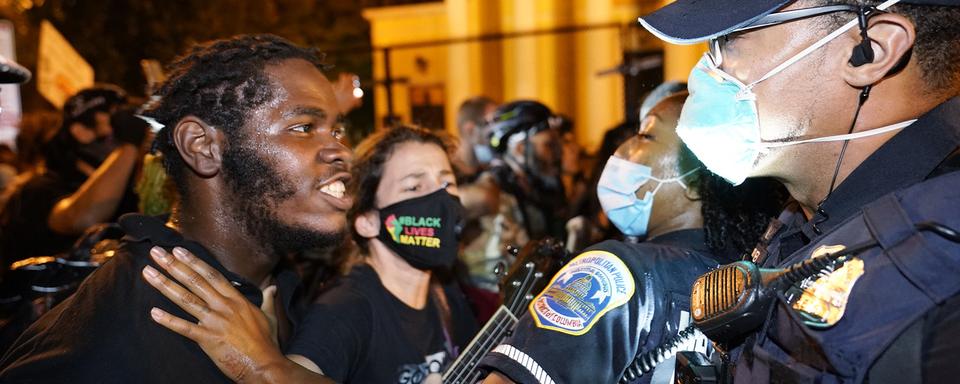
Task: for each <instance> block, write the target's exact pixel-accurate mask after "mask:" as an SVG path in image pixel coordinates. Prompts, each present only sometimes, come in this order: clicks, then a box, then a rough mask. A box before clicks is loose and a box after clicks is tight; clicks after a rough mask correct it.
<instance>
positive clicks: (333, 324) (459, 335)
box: [287, 264, 477, 384]
mask: <svg viewBox="0 0 960 384" xmlns="http://www.w3.org/2000/svg"><path fill="white" fill-rule="evenodd" d="M444 293H445V295H446V297H447V302H448V303H449V307H450V318H451V323H452V324H451V325H452V328H453V329H452V330H450V331H449V332H450V338H449V339H450V341H451V342H452V343H453V345H452V346H451V345H446V344H447V340H448V338H447V337H446V336H445V335H444V333H445V328H444V325H443V324H444V322H443V320H442V319H441V315H440V311H439V310H438V309H437V307H436V305H434V303H435V298H434V297H433V293H432V292H431V298H430V299H429V300H428V301H427V305H426V306H425V307H424V308H423V309H420V310H417V309H414V308H411V307H409V306H407V305H406V304H404V303H403V302H402V301H400V300H399V299H397V298H396V297H395V296H393V294H391V293H390V292H389V291H387V290H386V288H384V286H383V284H381V282H380V278H379V277H378V276H377V273H376V272H375V271H374V270H373V269H372V268H371V267H370V266H369V265H366V264H361V265H358V266H355V267H354V268H353V269H352V270H351V271H350V273H349V274H348V275H347V276H345V277H344V278H342V279H341V280H340V281H338V282H337V283H336V284H335V285H334V286H333V287H331V288H330V289H329V290H328V291H326V292H324V293H323V294H322V295H321V296H320V298H319V299H318V300H317V302H316V303H315V304H314V305H313V306H312V307H311V308H310V310H309V312H308V314H307V316H306V318H305V319H304V321H303V325H302V326H301V327H300V330H299V331H298V332H297V334H296V336H294V338H293V342H292V343H291V347H290V348H289V349H288V350H287V353H288V354H293V355H301V356H304V357H306V358H308V359H310V361H313V362H314V363H315V364H317V366H319V367H320V369H321V370H322V371H323V373H324V374H325V375H327V376H329V377H331V378H333V379H334V380H336V381H337V382H342V383H391V384H392V383H404V384H406V383H411V384H412V383H420V382H422V381H423V380H424V378H426V376H427V375H428V374H430V373H441V372H443V369H445V368H446V366H448V365H449V364H450V363H452V362H453V360H454V359H455V356H454V355H455V354H457V353H458V352H459V349H462V348H463V347H464V346H466V344H467V343H468V342H469V341H470V338H471V337H473V334H474V333H475V332H476V331H477V324H476V322H475V321H474V319H473V315H472V314H471V312H470V309H469V307H468V305H467V302H466V299H465V297H464V296H463V293H462V292H460V291H459V289H458V288H457V287H456V285H455V284H452V285H448V286H444Z"/></svg>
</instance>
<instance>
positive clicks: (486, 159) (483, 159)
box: [473, 144, 493, 165]
mask: <svg viewBox="0 0 960 384" xmlns="http://www.w3.org/2000/svg"><path fill="white" fill-rule="evenodd" d="M473 156H474V157H476V158H477V163H480V164H483V165H486V164H490V162H491V161H493V149H492V148H490V146H489V145H485V144H476V145H474V146H473Z"/></svg>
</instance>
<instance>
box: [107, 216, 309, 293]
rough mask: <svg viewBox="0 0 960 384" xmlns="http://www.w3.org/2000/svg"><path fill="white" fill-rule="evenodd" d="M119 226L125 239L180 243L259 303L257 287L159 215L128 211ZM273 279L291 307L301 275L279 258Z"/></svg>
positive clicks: (168, 245)
mask: <svg viewBox="0 0 960 384" xmlns="http://www.w3.org/2000/svg"><path fill="white" fill-rule="evenodd" d="M119 223H120V227H121V228H122V229H123V231H124V232H125V233H126V236H124V240H126V241H129V242H141V241H147V242H150V243H152V244H153V245H156V246H160V247H162V248H167V249H168V251H169V250H170V249H172V248H173V247H183V248H186V249H187V250H188V251H190V252H191V253H193V254H194V255H196V256H197V257H199V258H200V259H201V260H203V261H204V262H205V263H207V264H209V265H210V266H211V267H213V268H214V269H216V270H217V271H218V272H220V273H221V274H222V275H223V276H224V277H226V278H227V280H230V282H231V283H233V286H234V287H236V288H237V290H239V291H240V293H242V294H243V296H244V297H246V298H247V299H248V300H250V302H252V303H253V304H254V305H256V306H258V307H259V306H260V304H261V303H262V302H263V293H262V291H261V290H260V288H259V287H258V286H257V285H256V284H253V283H251V282H249V281H247V280H246V279H244V278H243V277H241V276H240V275H237V274H236V273H233V272H231V271H230V270H228V269H227V268H225V267H224V266H223V264H220V262H219V261H217V259H216V258H214V257H213V255H211V254H210V252H209V251H207V249H206V248H205V247H204V246H203V245H200V243H197V242H196V241H192V240H188V239H186V238H184V237H183V235H182V234H180V232H177V231H176V230H174V229H173V228H170V227H168V226H166V224H165V221H164V220H162V219H161V216H144V215H140V214H137V213H128V214H126V215H123V216H121V217H120V220H119ZM273 275H274V280H275V282H276V284H277V294H278V295H280V298H281V299H282V300H283V303H284V306H285V307H286V308H290V306H291V305H292V302H293V295H294V292H295V291H296V289H297V287H298V286H299V285H300V279H299V277H298V275H297V273H296V272H294V271H293V270H292V269H291V268H290V267H289V266H288V265H287V263H284V262H281V263H280V264H279V265H278V266H277V269H276V270H275V271H274V274H273Z"/></svg>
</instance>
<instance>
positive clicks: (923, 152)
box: [764, 97, 960, 383]
mask: <svg viewBox="0 0 960 384" xmlns="http://www.w3.org/2000/svg"><path fill="white" fill-rule="evenodd" d="M958 148H960V97H954V98H953V99H950V100H948V101H946V102H944V103H943V104H940V105H939V106H937V107H936V108H934V109H933V110H931V111H930V112H928V113H927V114H925V115H923V116H921V117H920V119H918V120H917V121H916V122H915V123H913V124H911V125H910V126H908V127H906V128H904V129H903V130H902V131H901V132H899V133H898V134H897V135H896V136H894V137H893V138H891V139H890V140H889V141H887V142H886V143H885V144H884V145H883V146H881V147H880V148H879V149H878V150H877V151H876V152H874V153H873V154H872V155H870V156H869V157H868V158H867V159H866V160H864V162H863V163H861V164H860V166H858V167H857V168H856V169H854V171H853V172H852V173H851V174H850V175H849V176H848V177H847V178H846V179H845V180H844V181H843V183H841V184H840V185H839V186H837V188H836V190H834V191H833V193H832V194H831V195H830V197H829V198H828V199H827V200H826V201H825V202H824V203H823V204H822V206H821V208H822V210H821V212H817V213H816V214H815V215H814V216H813V218H811V219H810V220H806V219H804V217H803V215H802V214H801V213H799V212H797V213H795V214H792V215H785V216H782V217H783V218H784V219H785V222H784V223H783V224H784V226H783V227H782V228H781V229H780V231H779V233H778V234H777V235H776V236H775V239H776V240H775V242H779V247H775V248H776V249H774V247H772V248H771V251H772V252H771V253H770V254H769V255H767V259H766V261H765V263H764V264H765V265H776V264H779V263H780V260H783V259H786V258H787V257H789V256H790V255H791V254H793V253H794V252H796V251H797V250H799V249H800V248H802V247H803V246H804V245H806V244H809V243H810V242H811V241H812V240H814V239H816V238H817V237H818V236H820V234H821V233H826V232H827V231H829V230H830V229H832V228H833V227H835V226H836V225H838V224H840V223H842V222H843V221H844V220H845V219H847V218H848V217H850V216H851V215H853V214H855V213H857V212H859V211H860V209H861V208H862V207H863V206H864V205H866V204H868V203H870V202H872V201H874V200H877V199H878V198H880V197H882V196H884V195H886V194H888V193H890V192H893V191H896V190H898V189H902V188H905V187H909V186H911V185H914V184H917V183H919V182H921V181H923V180H926V179H929V178H932V177H936V176H938V175H942V174H945V173H948V172H954V171H957V170H960V156H957V153H958ZM957 188H960V186H957ZM944 278H960V277H956V276H951V277H947V276H944ZM920 321H924V322H925V324H924V326H923V328H924V330H923V340H922V343H923V344H922V346H923V356H922V361H923V367H922V371H923V375H922V376H923V378H924V382H929V383H940V382H949V381H954V380H956V378H957V377H960V365H957V364H956V363H955V361H956V359H957V358H960V342H958V341H957V340H960V297H957V296H955V297H954V298H952V299H950V300H948V301H947V302H946V303H944V304H943V305H941V306H939V307H937V308H934V309H933V310H931V311H930V312H929V313H928V314H927V315H926V316H925V318H924V319H922V320H920ZM898 342H901V343H903V342H906V341H905V340H903V339H899V340H898V341H895V342H894V344H897V343H898ZM888 350H890V349H888ZM882 359H883V357H882V356H881V360H882ZM918 360H920V359H918ZM918 380H919V378H918Z"/></svg>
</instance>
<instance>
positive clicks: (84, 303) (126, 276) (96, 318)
mask: <svg viewBox="0 0 960 384" xmlns="http://www.w3.org/2000/svg"><path fill="white" fill-rule="evenodd" d="M120 225H121V227H122V228H123V230H124V231H125V232H126V233H127V237H125V244H124V245H123V246H122V247H121V249H120V250H119V251H118V252H117V254H116V255H115V256H114V257H113V258H112V259H111V260H110V261H108V262H107V263H105V264H104V265H103V266H102V267H100V268H99V269H98V270H97V271H95V272H94V273H93V274H91V275H90V276H89V277H88V278H87V279H86V280H85V281H84V282H83V283H82V284H81V285H80V287H79V288H78V289H77V292H76V293H75V294H74V295H73V296H71V297H70V298H69V299H67V300H66V301H64V302H63V303H61V304H60V305H58V306H57V307H55V308H54V309H53V310H51V311H50V312H47V313H46V314H44V315H43V316H42V317H41V318H40V319H39V320H37V322H36V323H34V324H33V325H32V326H31V327H30V328H29V329H27V331H26V332H25V333H24V334H23V335H22V336H21V337H20V338H19V339H18V340H17V342H16V343H15V344H14V346H13V347H12V348H11V349H10V350H9V351H7V352H6V353H5V354H4V356H3V359H2V360H0V369H2V372H0V382H3V383H229V382H232V381H231V380H229V379H228V378H227V377H226V376H224V375H223V374H222V373H220V370H219V369H218V368H217V366H216V365H214V363H213V361H212V360H210V358H208V357H207V355H206V354H204V353H203V351H202V350H201V349H200V347H199V346H198V345H197V344H196V343H194V342H193V341H191V340H189V339H187V338H185V337H183V336H180V335H178V334H176V333H174V332H172V331H170V330H168V329H166V328H164V327H163V326H161V325H159V324H157V323H155V322H154V321H153V320H152V319H151V318H150V308H152V307H159V308H161V309H163V310H165V311H167V312H169V313H171V314H173V315H174V316H178V317H180V318H184V319H188V320H192V321H195V319H193V317H191V316H190V315H188V314H187V313H186V312H184V311H183V310H181V309H180V308H179V307H177V306H176V305H175V304H173V303H171V302H170V301H169V300H167V299H166V298H165V297H163V295H161V294H160V292H159V291H157V290H156V289H154V288H153V287H152V286H150V285H149V284H148V283H147V282H146V281H144V280H143V278H142V277H141V271H142V270H143V267H144V266H146V265H147V264H150V265H153V266H154V268H157V269H158V270H162V269H161V268H160V267H159V266H157V265H156V264H155V263H154V262H153V260H152V259H151V258H150V255H149V252H150V249H151V248H152V247H153V246H160V247H163V248H165V249H166V250H167V251H170V250H172V249H173V247H176V246H179V247H183V248H186V249H187V250H189V251H190V252H193V253H194V254H195V255H197V257H199V258H201V259H202V260H203V261H205V262H206V263H208V264H210V265H211V266H212V267H214V268H216V269H217V270H218V271H219V272H220V273H222V274H223V275H224V276H226V278H227V279H229V280H230V281H231V282H234V286H236V287H237V289H239V290H240V292H241V293H243V295H244V296H245V297H246V298H247V299H249V300H250V301H251V302H252V303H254V304H255V305H257V306H259V305H260V304H261V301H262V294H261V291H260V289H259V288H258V287H257V286H256V285H254V284H252V283H250V282H247V281H244V279H242V278H241V277H239V276H237V275H236V274H234V273H232V272H230V271H228V270H226V269H225V268H224V267H223V265H221V264H220V263H219V262H217V260H216V259H214V258H213V256H211V255H210V254H209V253H208V252H207V250H206V249H205V248H204V247H203V246H202V245H200V244H199V243H197V242H195V241H192V240H188V239H184V238H183V236H182V235H180V234H179V233H178V232H176V231H174V230H172V229H170V228H168V227H166V226H164V223H163V221H161V220H159V219H157V218H153V217H145V216H141V215H137V214H129V215H125V216H123V217H122V218H121V219H120ZM275 279H276V284H277V295H278V297H279V298H280V299H281V302H282V303H283V305H284V306H285V309H286V313H287V314H288V317H289V318H290V319H291V321H292V320H294V319H296V314H297V313H298V311H296V310H295V309H294V308H293V307H292V306H293V303H294V293H295V290H296V288H297V286H298V284H299V279H298V278H297V277H296V274H295V273H294V272H292V271H290V270H286V269H279V268H278V272H277V273H276V274H275ZM294 325H295V324H294Z"/></svg>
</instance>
